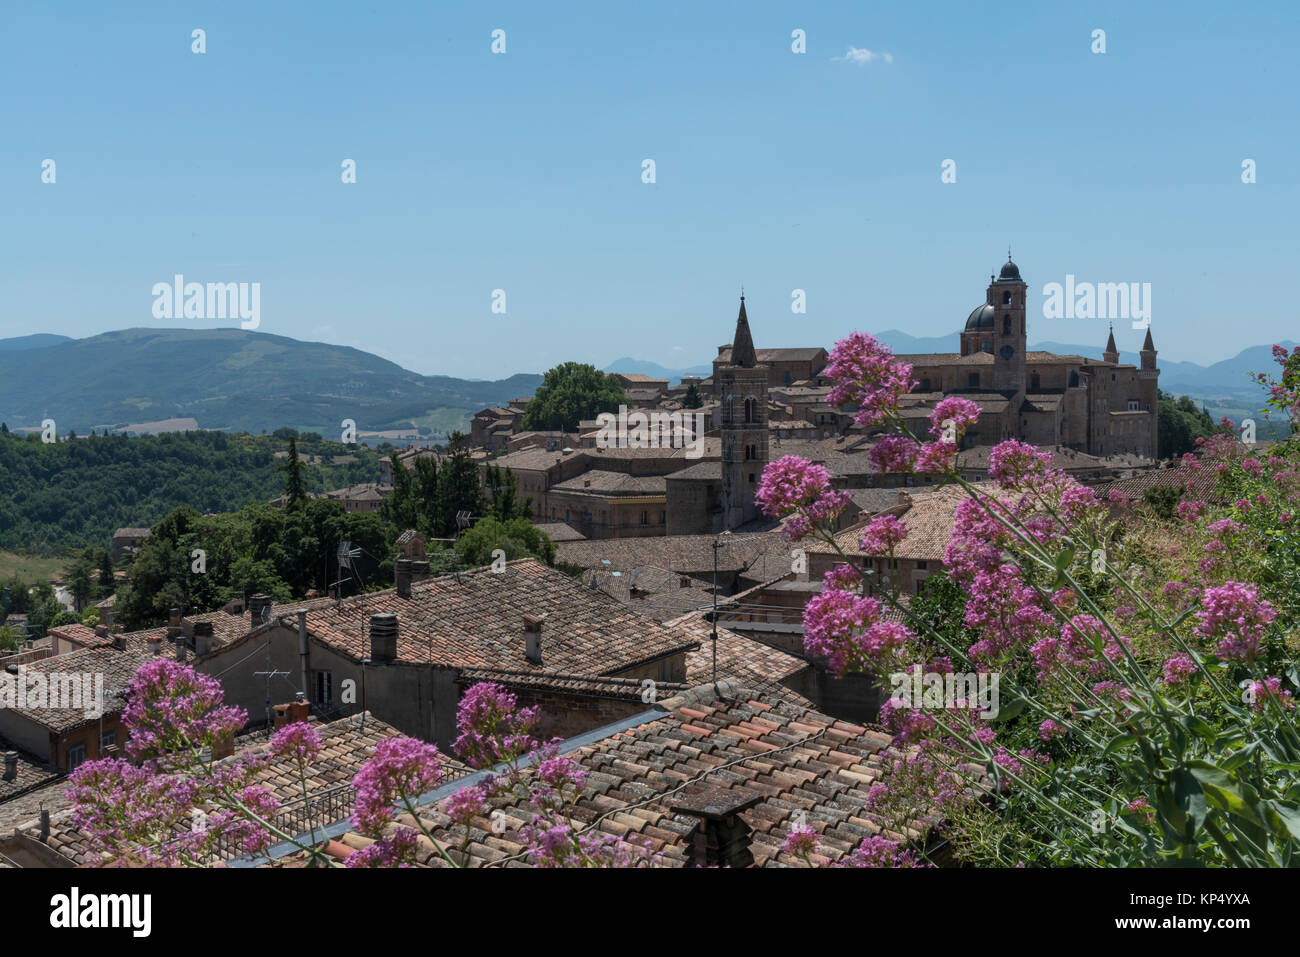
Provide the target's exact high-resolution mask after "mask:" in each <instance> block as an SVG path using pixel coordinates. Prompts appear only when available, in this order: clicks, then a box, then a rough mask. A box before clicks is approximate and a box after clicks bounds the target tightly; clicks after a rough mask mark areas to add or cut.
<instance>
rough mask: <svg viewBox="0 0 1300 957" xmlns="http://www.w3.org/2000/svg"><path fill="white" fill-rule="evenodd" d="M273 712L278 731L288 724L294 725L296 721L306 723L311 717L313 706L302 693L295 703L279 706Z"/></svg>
mask: <svg viewBox="0 0 1300 957" xmlns="http://www.w3.org/2000/svg"><path fill="white" fill-rule="evenodd" d="M273 710H274V711H275V726H276V728H277V729H279V728H283V727H284V726H285V725H286V724H293V723H294V722H295V721H306V720H307V719H308V718H309V717H310V716H311V705H310V704H308V703H307V699H306V698H305V697H304V696H303V693H302V692H301V691H299V692H298V695H297V697H296V698H294V700H293V701H290V702H288V703H286V704H277V705H276V706H275V708H274V709H273Z"/></svg>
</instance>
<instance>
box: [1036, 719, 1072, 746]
mask: <svg viewBox="0 0 1300 957" xmlns="http://www.w3.org/2000/svg"><path fill="white" fill-rule="evenodd" d="M1068 730H1069V729H1068V728H1066V726H1065V725H1063V724H1061V723H1060V722H1059V721H1054V720H1052V719H1051V718H1048V719H1047V720H1046V721H1044V722H1043V723H1042V724H1040V725H1039V726H1038V736H1039V737H1040V738H1042V739H1043V740H1044V741H1051V740H1052V739H1053V738H1059V737H1060V736H1061V735H1063V734H1065V733H1066V732H1067V731H1068Z"/></svg>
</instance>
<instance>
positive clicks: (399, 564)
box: [393, 558, 411, 598]
mask: <svg viewBox="0 0 1300 957" xmlns="http://www.w3.org/2000/svg"><path fill="white" fill-rule="evenodd" d="M393 577H394V580H395V582H396V584H397V597H398V598H410V597H411V560H410V559H409V558H399V559H398V560H397V561H396V562H394V563H393Z"/></svg>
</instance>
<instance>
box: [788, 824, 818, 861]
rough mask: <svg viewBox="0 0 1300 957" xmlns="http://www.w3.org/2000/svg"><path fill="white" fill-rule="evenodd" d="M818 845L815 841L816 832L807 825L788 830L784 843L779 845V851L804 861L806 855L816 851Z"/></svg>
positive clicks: (806, 857) (806, 858)
mask: <svg viewBox="0 0 1300 957" xmlns="http://www.w3.org/2000/svg"><path fill="white" fill-rule="evenodd" d="M820 843H821V842H820V841H819V840H817V832H816V831H814V830H813V829H812V828H811V827H809V826H808V825H807V824H801V825H797V826H795V827H792V828H790V830H789V831H788V832H787V833H786V835H785V841H784V842H783V843H782V844H781V850H782V851H783V852H784V853H786V854H794V855H795V856H796V857H801V858H803V859H804V860H805V861H806V860H808V855H810V854H812V853H813V851H815V850H817V847H818V845H819V844H820Z"/></svg>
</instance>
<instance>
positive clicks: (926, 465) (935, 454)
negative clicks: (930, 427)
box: [916, 440, 957, 475]
mask: <svg viewBox="0 0 1300 957" xmlns="http://www.w3.org/2000/svg"><path fill="white" fill-rule="evenodd" d="M956 461H957V446H956V445H955V444H954V443H952V442H944V441H942V440H940V441H938V442H927V443H925V445H923V446H921V451H920V454H919V455H917V457H916V471H918V472H920V473H922V474H925V475H935V474H938V473H941V472H947V471H950V470H951V469H952V467H953V465H954V463H955V462H956Z"/></svg>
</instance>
